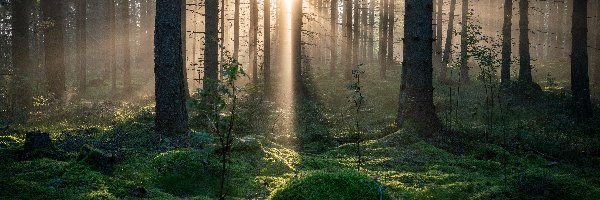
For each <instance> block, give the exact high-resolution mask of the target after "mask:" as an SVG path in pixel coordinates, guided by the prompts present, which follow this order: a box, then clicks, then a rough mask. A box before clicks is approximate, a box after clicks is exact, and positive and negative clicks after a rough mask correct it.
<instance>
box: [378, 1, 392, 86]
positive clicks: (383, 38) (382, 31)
mask: <svg viewBox="0 0 600 200" xmlns="http://www.w3.org/2000/svg"><path fill="white" fill-rule="evenodd" d="M388 1H389V0H380V2H379V3H380V7H379V55H378V57H379V66H380V70H379V77H380V78H381V79H385V77H386V73H387V67H388V66H387V63H386V61H387V60H386V56H387V50H388V47H387V44H388V42H387V34H388V19H387V18H388V14H387V12H388Z"/></svg>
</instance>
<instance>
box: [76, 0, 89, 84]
mask: <svg viewBox="0 0 600 200" xmlns="http://www.w3.org/2000/svg"><path fill="white" fill-rule="evenodd" d="M76 41H77V70H76V71H77V84H78V89H79V94H81V95H84V94H85V93H86V91H87V60H86V57H87V0H78V1H77V35H76Z"/></svg>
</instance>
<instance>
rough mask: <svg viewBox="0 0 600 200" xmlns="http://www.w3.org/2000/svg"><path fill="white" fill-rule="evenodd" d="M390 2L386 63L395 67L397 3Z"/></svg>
mask: <svg viewBox="0 0 600 200" xmlns="http://www.w3.org/2000/svg"><path fill="white" fill-rule="evenodd" d="M388 4H389V5H388V11H387V14H388V19H387V20H386V21H387V24H388V34H387V38H386V40H387V48H388V51H387V59H386V60H387V61H386V63H387V65H388V67H393V66H394V65H395V62H396V61H394V26H395V25H396V4H395V3H394V0H390V1H389V3H388ZM432 32H433V31H432Z"/></svg>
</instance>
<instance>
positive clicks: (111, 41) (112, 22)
mask: <svg viewBox="0 0 600 200" xmlns="http://www.w3.org/2000/svg"><path fill="white" fill-rule="evenodd" d="M115 5H116V3H115V0H109V1H108V13H106V14H107V15H108V16H107V17H108V29H109V30H108V54H109V55H110V56H109V57H110V58H109V62H110V64H109V68H110V74H111V76H110V77H111V95H112V97H116V95H117V51H116V46H117V42H116V35H117V33H116V29H117V25H116V16H115Z"/></svg>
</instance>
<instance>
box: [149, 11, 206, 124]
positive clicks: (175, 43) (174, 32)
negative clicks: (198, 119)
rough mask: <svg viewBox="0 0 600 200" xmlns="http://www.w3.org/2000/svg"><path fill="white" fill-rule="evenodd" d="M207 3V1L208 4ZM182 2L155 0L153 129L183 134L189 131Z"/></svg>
mask: <svg viewBox="0 0 600 200" xmlns="http://www.w3.org/2000/svg"><path fill="white" fill-rule="evenodd" d="M208 2H213V1H208ZM215 2H216V1H215ZM209 4H210V3H207V5H209ZM214 4H216V3H214ZM182 5H183V1H182V0H157V1H156V23H155V24H156V27H155V36H154V46H155V48H154V54H155V55H154V62H155V66H154V75H155V93H156V94H155V95H156V121H155V122H156V124H155V129H156V131H157V132H158V133H161V134H169V133H170V134H183V133H185V132H187V130H188V124H187V123H188V115H187V109H186V96H187V93H188V92H187V91H188V90H187V88H186V84H185V82H186V77H185V70H184V56H185V55H184V53H183V48H182V44H183V37H182V33H181V30H182V24H181V21H182V14H181V13H182V12H183V11H184V10H183V6H182ZM215 7H216V6H215ZM207 14H208V12H207ZM215 27H216V26H215Z"/></svg>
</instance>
